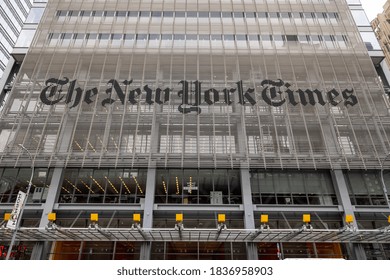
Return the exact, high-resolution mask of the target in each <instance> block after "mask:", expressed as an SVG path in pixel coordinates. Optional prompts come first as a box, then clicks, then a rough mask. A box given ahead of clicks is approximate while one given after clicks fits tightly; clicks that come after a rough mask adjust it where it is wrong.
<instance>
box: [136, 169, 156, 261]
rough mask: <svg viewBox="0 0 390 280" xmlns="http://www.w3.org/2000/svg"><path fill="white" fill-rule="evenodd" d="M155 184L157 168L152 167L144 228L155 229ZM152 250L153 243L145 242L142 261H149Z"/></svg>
mask: <svg viewBox="0 0 390 280" xmlns="http://www.w3.org/2000/svg"><path fill="white" fill-rule="evenodd" d="M155 182H156V168H155V167H152V168H149V169H148V174H147V177H146V193H145V202H144V205H143V209H144V216H143V219H142V227H143V228H152V227H153V208H154V193H155ZM151 249H152V244H151V242H143V243H142V245H141V252H140V259H141V260H149V259H150V254H151Z"/></svg>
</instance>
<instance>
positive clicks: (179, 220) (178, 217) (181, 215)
mask: <svg viewBox="0 0 390 280" xmlns="http://www.w3.org/2000/svg"><path fill="white" fill-rule="evenodd" d="M181 222H183V214H176V223H181Z"/></svg>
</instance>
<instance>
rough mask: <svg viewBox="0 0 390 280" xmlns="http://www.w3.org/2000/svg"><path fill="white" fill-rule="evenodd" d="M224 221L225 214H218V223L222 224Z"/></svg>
mask: <svg viewBox="0 0 390 280" xmlns="http://www.w3.org/2000/svg"><path fill="white" fill-rule="evenodd" d="M225 221H226V215H225V214H218V223H224V222H225Z"/></svg>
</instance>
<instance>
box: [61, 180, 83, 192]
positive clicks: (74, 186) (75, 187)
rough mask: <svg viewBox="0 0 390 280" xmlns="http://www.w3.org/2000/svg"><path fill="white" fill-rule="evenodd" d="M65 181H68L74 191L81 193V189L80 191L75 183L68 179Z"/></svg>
mask: <svg viewBox="0 0 390 280" xmlns="http://www.w3.org/2000/svg"><path fill="white" fill-rule="evenodd" d="M65 181H66V182H68V184H70V185H71V186H72V187H73V188H74V189H75V190H76V191H78V192H79V193H82V191H80V189H79V188H78V187H77V186H76V185H75V184H73V183H72V182H71V181H69V180H68V179H65Z"/></svg>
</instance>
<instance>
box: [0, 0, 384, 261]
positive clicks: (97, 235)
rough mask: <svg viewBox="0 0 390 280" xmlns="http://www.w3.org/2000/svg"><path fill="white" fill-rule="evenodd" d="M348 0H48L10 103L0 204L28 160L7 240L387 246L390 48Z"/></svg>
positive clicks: (325, 251)
mask: <svg viewBox="0 0 390 280" xmlns="http://www.w3.org/2000/svg"><path fill="white" fill-rule="evenodd" d="M348 4H350V5H351V9H352V10H353V9H356V10H358V8H359V7H361V6H360V2H359V3H358V1H348V3H347V1H345V0H342V1H339V0H337V1H336V0H310V1H309V0H295V1H287V0H278V1H265V0H259V1H252V0H221V1H217V2H216V1H208V0H199V1H197V2H194V1H182V0H177V1H162V0H153V1H141V0H133V1H108V0H95V1H81V0H69V1H50V2H49V3H48V4H47V6H46V9H45V12H44V13H43V16H42V21H41V22H40V24H39V27H38V30H37V33H36V35H35V37H34V40H33V42H32V45H31V47H30V49H29V50H28V52H27V55H26V57H25V58H24V60H23V66H22V67H21V69H20V72H19V74H18V76H17V79H16V80H15V82H14V86H13V87H12V91H11V93H10V95H9V98H8V99H7V102H6V104H5V106H4V108H3V110H2V112H1V114H2V115H1V120H0V166H1V171H0V202H1V203H0V212H1V213H8V212H10V210H11V209H12V207H13V205H14V202H15V200H16V196H17V194H18V192H19V191H20V190H23V191H25V190H26V186H27V185H28V182H29V178H30V174H31V172H32V171H33V172H34V173H33V175H34V176H33V180H32V184H33V188H32V193H31V194H30V196H29V199H28V201H27V206H26V210H25V213H24V215H23V220H22V230H21V231H20V232H19V233H18V238H17V240H18V245H17V246H15V247H14V248H13V249H12V250H13V251H12V254H13V257H14V258H28V259H30V258H31V259H194V258H195V259H278V258H279V259H284V258H297V257H304V258H312V257H317V258H347V259H389V258H390V245H389V242H390V240H389V236H388V234H387V233H386V229H387V227H388V226H389V221H388V215H389V214H390V208H389V203H388V195H387V191H389V190H390V189H389V188H388V187H387V186H386V184H384V183H383V182H382V179H384V180H383V181H385V182H386V181H387V182H388V181H390V180H389V178H388V176H387V173H386V172H383V173H381V172H380V171H381V170H382V171H383V169H387V168H388V165H389V162H388V161H387V159H388V157H387V155H388V154H389V151H390V142H389V137H390V130H389V125H390V115H389V112H390V111H389V109H390V104H389V100H388V98H387V96H386V95H385V93H384V89H383V84H382V82H381V79H380V78H378V74H377V72H376V69H375V67H374V65H375V62H374V64H373V63H372V62H373V61H376V63H377V64H380V62H381V60H382V59H381V58H380V59H378V60H375V57H380V56H382V58H383V53H381V51H380V50H379V49H376V47H374V48H373V49H369V51H370V52H372V51H374V52H376V53H374V54H372V53H371V57H370V55H369V53H368V50H367V48H366V46H367V43H366V44H365V42H366V40H362V37H361V36H360V35H359V32H364V30H362V29H364V28H361V27H359V29H358V27H357V24H356V22H355V20H356V17H355V19H354V17H353V15H352V13H351V9H350V7H349V6H348ZM354 7H355V8H354ZM371 33H372V31H371ZM21 145H22V146H23V147H24V148H23V149H21ZM26 150H27V151H28V153H27V152H26ZM32 166H33V167H34V169H33V170H32V169H31V167H32ZM381 174H383V175H384V178H382V177H381ZM389 183H390V182H389ZM50 213H55V214H56V219H55V221H54V220H53V216H52V215H49V214H50ZM91 214H97V215H92V220H91ZM134 214H136V215H135V216H134V218H135V219H133V215H134ZM137 214H140V218H141V221H138V217H137ZM176 214H182V216H183V220H181V219H180V215H179V216H178V219H177V220H176V221H175V217H176ZM220 214H224V215H225V217H223V216H220ZM304 214H305V215H306V216H305V221H302V216H303V215H304ZM308 214H310V221H309V220H308V216H307V215H308ZM262 215H263V216H262ZM48 216H49V218H50V219H51V221H48ZM260 217H263V220H260ZM267 218H268V219H267ZM267 220H268V221H267ZM53 221H54V224H53ZM340 229H342V230H341V231H340ZM0 236H1V240H2V242H5V243H4V244H0V245H1V246H2V247H0V248H1V249H2V251H3V252H5V251H7V250H8V247H7V246H8V244H9V243H8V240H10V237H11V235H10V231H9V230H6V229H5V228H3V229H0ZM356 236H359V238H356Z"/></svg>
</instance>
